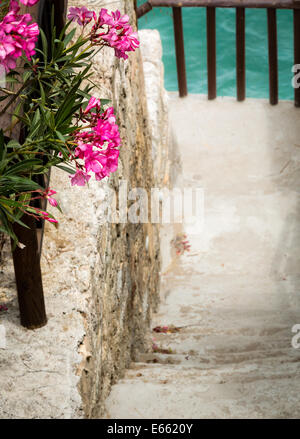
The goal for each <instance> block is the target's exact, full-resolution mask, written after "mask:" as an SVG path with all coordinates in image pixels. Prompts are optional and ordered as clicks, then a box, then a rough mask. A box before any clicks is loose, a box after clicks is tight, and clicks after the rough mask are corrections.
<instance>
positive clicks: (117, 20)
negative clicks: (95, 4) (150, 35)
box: [91, 9, 140, 59]
mask: <svg viewBox="0 0 300 439" xmlns="http://www.w3.org/2000/svg"><path fill="white" fill-rule="evenodd" d="M128 23H129V17H128V15H121V12H120V11H119V10H117V11H115V12H112V13H111V15H110V14H109V13H108V12H107V9H101V11H100V14H99V17H98V20H97V21H96V23H95V24H94V26H93V29H92V32H91V41H92V43H93V44H94V45H99V46H101V45H107V46H110V47H112V48H113V49H114V50H115V55H116V56H117V57H118V58H124V59H127V58H128V55H127V53H126V52H131V51H133V50H135V49H136V48H137V47H139V44H140V43H139V40H138V38H137V33H136V32H133V29H132V27H131V26H129V24H128Z"/></svg>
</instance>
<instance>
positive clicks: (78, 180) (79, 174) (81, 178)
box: [70, 169, 91, 186]
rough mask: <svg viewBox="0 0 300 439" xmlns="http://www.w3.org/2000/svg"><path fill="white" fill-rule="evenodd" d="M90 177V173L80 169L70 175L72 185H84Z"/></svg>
mask: <svg viewBox="0 0 300 439" xmlns="http://www.w3.org/2000/svg"><path fill="white" fill-rule="evenodd" d="M90 178H91V176H90V175H88V174H87V173H86V172H84V171H82V170H80V169H77V171H76V174H74V175H72V176H70V179H71V184H72V186H85V185H86V183H88V181H89V179H90Z"/></svg>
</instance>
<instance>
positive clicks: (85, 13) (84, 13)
mask: <svg viewBox="0 0 300 439" xmlns="http://www.w3.org/2000/svg"><path fill="white" fill-rule="evenodd" d="M92 19H94V20H95V19H96V13H95V12H94V11H89V10H88V9H87V7H86V6H83V7H81V8H78V7H72V8H70V9H69V14H68V20H72V21H77V23H78V24H79V25H80V26H85V25H87V24H88V23H90V22H91V21H92Z"/></svg>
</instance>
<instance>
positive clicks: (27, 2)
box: [20, 0, 39, 6]
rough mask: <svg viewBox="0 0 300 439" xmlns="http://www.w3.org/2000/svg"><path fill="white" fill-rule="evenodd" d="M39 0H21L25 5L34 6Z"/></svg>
mask: <svg viewBox="0 0 300 439" xmlns="http://www.w3.org/2000/svg"><path fill="white" fill-rule="evenodd" d="M38 1H39V0H20V2H21V3H23V5H25V6H33V5H35V4H36V3H37V2H38Z"/></svg>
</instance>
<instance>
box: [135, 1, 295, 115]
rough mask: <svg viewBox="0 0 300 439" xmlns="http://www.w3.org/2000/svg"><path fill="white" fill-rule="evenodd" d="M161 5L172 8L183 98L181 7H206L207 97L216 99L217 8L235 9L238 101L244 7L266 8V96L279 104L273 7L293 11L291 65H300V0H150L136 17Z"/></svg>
mask: <svg viewBox="0 0 300 439" xmlns="http://www.w3.org/2000/svg"><path fill="white" fill-rule="evenodd" d="M164 6H165V7H172V8H173V22H174V36H175V49H176V64H177V76H178V89H179V95H180V97H184V96H186V95H187V93H188V88H187V79H186V66H185V54H184V38H183V24H182V8H183V7H205V8H206V27H207V84H208V86H207V88H208V91H207V92H208V99H215V98H216V96H217V76H216V70H217V69H216V8H235V9H236V89H237V91H236V93H237V100H238V101H243V100H244V99H245V97H246V56H245V41H246V37H245V9H246V8H260V9H261V8H264V9H266V10H267V23H268V58H269V98H270V104H272V105H276V104H277V103H278V47H277V21H276V10H277V9H292V10H293V14H294V64H300V1H299V0H182V1H178V0H149V1H147V2H146V3H144V4H143V5H141V6H140V7H139V8H137V17H138V18H140V17H142V16H143V15H145V14H146V13H147V12H149V11H151V9H152V8H154V7H164ZM291 67H292V66H291ZM295 106H296V107H300V88H295Z"/></svg>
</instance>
